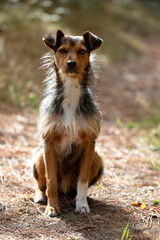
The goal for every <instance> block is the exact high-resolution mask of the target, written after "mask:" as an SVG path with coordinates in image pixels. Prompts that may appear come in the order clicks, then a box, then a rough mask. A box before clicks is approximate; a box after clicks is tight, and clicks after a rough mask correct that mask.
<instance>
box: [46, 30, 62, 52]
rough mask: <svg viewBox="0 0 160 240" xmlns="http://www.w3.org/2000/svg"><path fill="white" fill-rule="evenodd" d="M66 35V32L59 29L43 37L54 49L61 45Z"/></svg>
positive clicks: (47, 44)
mask: <svg viewBox="0 0 160 240" xmlns="http://www.w3.org/2000/svg"><path fill="white" fill-rule="evenodd" d="M63 37H64V33H63V32H62V31H61V30H57V31H56V32H52V33H50V34H49V35H47V36H46V37H43V38H42V40H43V41H44V43H45V45H46V46H48V47H49V48H51V49H53V50H54V51H55V50H56V48H57V47H58V46H59V45H60V43H61V40H62V38H63Z"/></svg>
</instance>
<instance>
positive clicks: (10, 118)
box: [0, 40, 160, 240]
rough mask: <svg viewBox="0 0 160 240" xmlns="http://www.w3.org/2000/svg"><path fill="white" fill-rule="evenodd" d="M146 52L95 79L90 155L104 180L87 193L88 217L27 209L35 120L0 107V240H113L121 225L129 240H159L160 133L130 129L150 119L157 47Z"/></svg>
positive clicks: (27, 111) (68, 207) (67, 203)
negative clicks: (96, 121) (96, 111)
mask: <svg viewBox="0 0 160 240" xmlns="http://www.w3.org/2000/svg"><path fill="white" fill-rule="evenodd" d="M150 44H153V45H152V46H153V47H152V48H150V49H149V50H148V51H146V54H145V55H143V56H142V57H140V58H138V59H137V60H133V61H131V62H128V63H125V64H124V63H123V64H117V65H116V66H114V65H112V66H110V65H108V67H107V68H105V69H104V70H102V73H101V75H100V76H101V79H100V84H98V85H99V92H100V93H99V102H100V105H101V108H102V112H103V120H102V128H101V133H100V136H99V138H98V140H97V149H98V152H99V153H100V155H101V156H102V158H103V161H104V174H103V177H102V179H101V181H100V182H99V183H98V184H97V185H95V186H93V187H91V188H90V189H89V190H88V201H89V205H90V209H91V213H90V214H84V215H83V214H78V213H75V212H74V209H75V201H74V200H71V199H68V198H66V197H60V205H61V208H62V215H61V216H59V217H57V218H49V217H46V216H44V215H43V213H44V210H45V206H43V205H39V204H35V203H34V202H33V197H34V191H35V180H34V179H33V176H32V167H31V166H32V156H34V149H35V148H36V147H37V144H38V139H37V135H36V118H37V113H36V111H35V110H33V109H31V108H15V107H9V106H8V105H5V104H4V105H2V107H1V111H0V119H1V123H0V150H1V151H0V176H1V178H0V181H1V200H0V212H1V215H0V226H1V227H0V238H1V239H3V240H6V239H35V240H36V239H55V240H56V239H59V240H60V239H61V240H62V239H86V240H89V239H90V240H91V239H96V240H102V239H108V240H116V239H117V240H118V239H121V237H122V234H123V232H124V229H125V227H126V226H127V224H129V225H128V229H129V236H130V237H132V240H135V239H137V240H140V239H143V240H158V239H160V205H159V204H158V203H159V202H158V201H159V198H160V172H159V170H160V166H159V145H158V144H159V137H160V126H159V125H158V124H157V123H156V125H153V126H152V128H143V127H140V124H139V125H137V123H136V122H129V119H135V118H140V117H142V116H143V114H144V113H146V114H148V116H150V115H149V114H151V112H150V111H149V109H153V106H155V108H156V107H158V101H159V99H158V98H157V96H158V94H159V93H158V88H159V86H160V81H159V74H160V61H159V59H160V52H158V51H157V48H158V45H159V41H156V40H154V43H153V41H152V40H151V42H150ZM148 46H149V44H148ZM113 86H114V87H113ZM144 86H145V87H144ZM143 87H144V88H143ZM153 92H154V94H152V93H153ZM146 103H147V104H146ZM116 116H118V119H117V122H116V121H115V118H116ZM121 118H122V119H126V121H128V122H125V121H124V122H122V120H121ZM127 119H128V120H127ZM143 123H144V122H143ZM156 141H158V144H157V145H156V143H155V142H156ZM142 204H143V205H142ZM122 239H129V238H127V237H126V238H122Z"/></svg>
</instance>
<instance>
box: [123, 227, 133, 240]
mask: <svg viewBox="0 0 160 240" xmlns="http://www.w3.org/2000/svg"><path fill="white" fill-rule="evenodd" d="M131 239H132V238H131V237H129V223H128V224H127V226H126V227H125V229H124V231H123V234H122V237H121V240H131Z"/></svg>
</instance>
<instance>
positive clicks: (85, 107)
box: [77, 86, 97, 116]
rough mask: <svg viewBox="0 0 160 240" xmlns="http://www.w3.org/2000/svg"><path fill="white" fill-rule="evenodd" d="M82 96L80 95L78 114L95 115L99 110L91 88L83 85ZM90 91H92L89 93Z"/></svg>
mask: <svg viewBox="0 0 160 240" xmlns="http://www.w3.org/2000/svg"><path fill="white" fill-rule="evenodd" d="M82 89H83V90H82V96H81V97H80V101H79V106H78V108H77V114H78V115H79V114H83V115H90V116H91V115H93V114H95V112H96V111H97V109H96V106H95V104H94V102H93V98H92V95H91V90H90V89H87V88H86V87H85V86H82ZM89 91H90V93H89Z"/></svg>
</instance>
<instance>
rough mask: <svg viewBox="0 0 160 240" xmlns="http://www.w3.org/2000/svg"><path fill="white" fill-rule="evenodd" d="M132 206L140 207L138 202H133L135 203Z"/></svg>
mask: <svg viewBox="0 0 160 240" xmlns="http://www.w3.org/2000/svg"><path fill="white" fill-rule="evenodd" d="M132 205H133V206H140V205H141V203H140V202H135V203H133V204H132Z"/></svg>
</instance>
